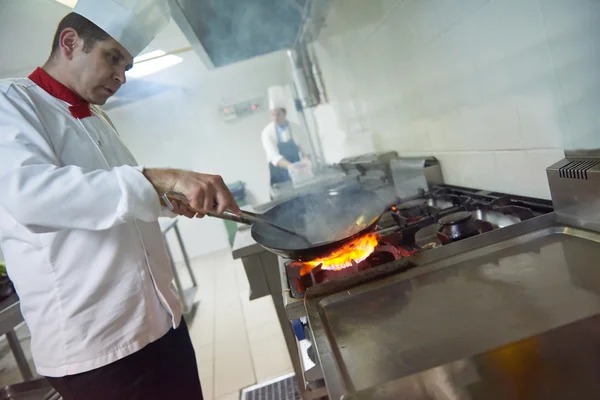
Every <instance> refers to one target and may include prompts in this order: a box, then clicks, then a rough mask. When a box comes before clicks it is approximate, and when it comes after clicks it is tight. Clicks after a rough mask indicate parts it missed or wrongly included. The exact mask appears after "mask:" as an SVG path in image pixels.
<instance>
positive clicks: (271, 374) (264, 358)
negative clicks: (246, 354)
mask: <svg viewBox="0 0 600 400" xmlns="http://www.w3.org/2000/svg"><path fill="white" fill-rule="evenodd" d="M250 348H251V351H252V361H253V363H254V369H255V371H256V379H257V381H258V382H264V381H267V380H269V379H273V378H276V377H278V376H282V375H285V374H287V373H289V372H292V371H293V367H292V362H291V360H290V356H289V354H288V351H287V346H286V344H285V340H284V339H283V335H274V336H271V337H266V338H263V339H261V340H259V341H256V342H252V343H251V344H250Z"/></svg>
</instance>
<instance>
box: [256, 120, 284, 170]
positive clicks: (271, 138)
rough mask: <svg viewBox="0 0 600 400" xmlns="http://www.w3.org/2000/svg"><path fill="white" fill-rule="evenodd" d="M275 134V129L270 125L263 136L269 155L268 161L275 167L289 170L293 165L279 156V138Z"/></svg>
mask: <svg viewBox="0 0 600 400" xmlns="http://www.w3.org/2000/svg"><path fill="white" fill-rule="evenodd" d="M270 128H272V129H270ZM273 132H275V128H274V127H272V126H271V125H269V126H268V127H267V128H265V130H264V131H263V132H262V135H261V141H262V145H263V148H264V150H265V153H267V160H268V161H269V163H271V164H273V166H275V167H279V168H285V169H287V167H289V166H290V164H291V163H290V162H289V161H288V160H286V159H285V158H284V157H283V156H282V155H281V154H279V148H278V147H277V137H276V136H275V135H274V134H273Z"/></svg>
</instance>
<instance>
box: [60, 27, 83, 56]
mask: <svg viewBox="0 0 600 400" xmlns="http://www.w3.org/2000/svg"><path fill="white" fill-rule="evenodd" d="M80 41H81V40H80V38H79V34H78V33H77V31H76V30H75V29H73V28H65V29H63V31H62V32H61V33H60V36H59V37H58V45H59V47H60V52H61V53H62V54H63V55H64V56H65V57H66V58H67V59H69V60H70V59H72V58H73V53H74V52H75V49H76V48H77V45H78V43H79V42H80Z"/></svg>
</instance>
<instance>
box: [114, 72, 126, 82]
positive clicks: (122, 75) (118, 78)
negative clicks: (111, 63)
mask: <svg viewBox="0 0 600 400" xmlns="http://www.w3.org/2000/svg"><path fill="white" fill-rule="evenodd" d="M115 81H117V82H119V85H123V84H125V82H126V81H127V78H126V77H125V69H121V68H118V69H117V71H116V72H115Z"/></svg>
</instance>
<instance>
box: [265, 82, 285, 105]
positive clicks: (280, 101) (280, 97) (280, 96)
mask: <svg viewBox="0 0 600 400" xmlns="http://www.w3.org/2000/svg"><path fill="white" fill-rule="evenodd" d="M268 96H269V109H270V110H276V109H278V108H287V106H288V103H289V101H288V98H287V96H286V93H285V89H284V87H283V86H271V87H270V88H269V89H268Z"/></svg>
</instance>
